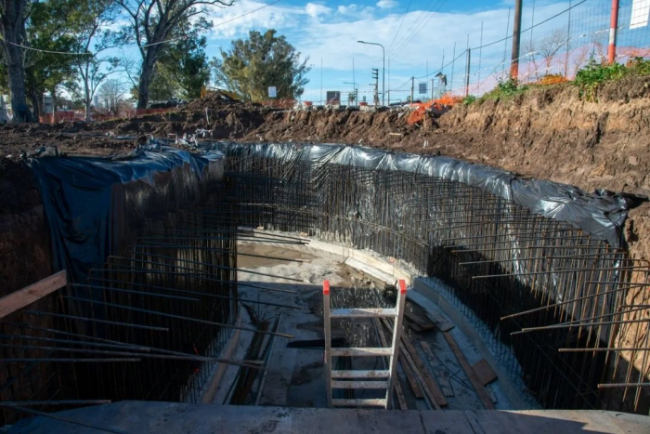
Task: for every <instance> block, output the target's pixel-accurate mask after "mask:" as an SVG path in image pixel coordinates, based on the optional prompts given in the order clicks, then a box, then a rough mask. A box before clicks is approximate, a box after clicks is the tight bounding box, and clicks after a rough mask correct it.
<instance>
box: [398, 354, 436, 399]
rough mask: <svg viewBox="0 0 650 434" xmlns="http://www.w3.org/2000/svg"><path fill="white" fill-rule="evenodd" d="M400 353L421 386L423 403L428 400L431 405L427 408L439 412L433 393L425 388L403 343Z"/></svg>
mask: <svg viewBox="0 0 650 434" xmlns="http://www.w3.org/2000/svg"><path fill="white" fill-rule="evenodd" d="M400 351H401V355H402V357H404V360H406V364H407V365H409V367H410V369H411V370H412V372H413V375H414V376H415V378H417V380H418V381H419V382H420V384H421V385H422V390H424V392H425V394H426V397H425V398H426V399H425V402H427V399H428V402H430V403H431V405H429V408H434V409H436V410H440V405H439V404H438V402H437V401H436V397H435V396H434V395H433V392H432V391H431V389H429V388H428V387H427V384H426V382H425V381H424V377H422V372H420V371H419V370H418V368H417V366H416V365H415V362H414V361H413V358H412V357H411V355H410V354H409V352H408V351H407V350H406V347H405V346H404V344H403V343H402V344H401V345H400Z"/></svg>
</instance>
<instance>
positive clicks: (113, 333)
mask: <svg viewBox="0 0 650 434" xmlns="http://www.w3.org/2000/svg"><path fill="white" fill-rule="evenodd" d="M351 149H352V148H350V147H336V146H333V147H331V148H330V147H329V146H328V145H314V146H307V145H298V144H286V145H278V146H277V147H274V146H273V145H259V147H258V148H254V145H251V146H250V147H248V148H247V147H245V146H242V145H236V144H226V143H223V144H214V145H213V147H212V149H211V150H210V151H208V152H212V153H215V155H216V153H217V152H216V151H219V152H221V154H220V156H219V157H215V158H214V159H208V161H207V162H204V165H203V166H201V167H200V168H196V167H195V162H193V160H188V159H187V158H189V157H186V156H185V155H182V156H181V160H182V162H181V163H179V164H178V165H176V166H174V167H172V168H171V169H170V168H166V169H164V170H163V169H161V168H160V167H158V168H156V169H155V170H154V171H153V172H152V174H151V175H150V176H151V178H150V179H148V180H146V179H145V178H144V177H143V178H137V179H136V178H135V177H134V178H132V179H129V180H128V181H126V182H125V181H124V180H122V181H120V182H115V183H114V184H115V186H114V187H112V188H111V190H110V192H109V193H108V194H109V196H108V197H110V209H106V210H104V216H103V218H104V221H105V223H106V222H108V224H107V226H108V227H106V228H103V230H104V231H105V232H103V234H104V235H103V236H105V237H106V239H104V240H102V243H104V244H106V248H105V249H104V250H103V252H105V253H106V255H104V256H103V257H101V266H96V264H91V262H92V261H90V260H88V261H87V262H85V263H84V262H83V261H81V262H80V260H79V259H80V258H84V253H83V252H82V253H80V252H79V251H77V250H75V249H74V248H71V243H72V244H74V242H75V241H78V240H75V238H74V236H73V235H71V234H70V233H69V232H67V230H68V229H69V228H70V226H69V225H70V224H71V223H70V220H66V219H61V220H60V222H59V223H60V225H59V226H57V224H56V223H54V217H53V216H52V215H48V216H47V219H48V223H49V224H50V226H54V227H56V228H57V230H55V231H54V232H52V233H53V234H54V233H55V232H57V231H58V233H59V235H61V234H63V235H62V237H63V238H62V239H65V240H66V243H67V244H66V243H64V244H66V245H65V246H64V247H63V248H62V249H61V250H59V251H58V252H55V254H54V256H55V258H54V259H53V261H54V262H56V261H57V260H58V261H59V263H60V264H67V265H68V267H69V266H70V264H72V263H74V264H75V265H74V266H73V267H72V268H68V267H63V266H61V267H60V268H62V269H63V268H68V270H71V271H72V272H75V273H76V274H75V275H74V277H73V278H72V279H71V280H70V281H69V282H68V285H67V287H66V288H65V289H62V290H61V291H59V292H57V293H53V294H50V295H49V296H47V297H46V298H44V299H42V300H40V301H38V302H37V303H36V304H35V305H32V306H28V307H26V308H24V309H22V310H20V311H17V312H14V313H12V314H11V315H9V316H8V317H6V318H4V319H3V320H2V321H3V322H2V323H0V327H1V328H2V333H3V334H4V335H6V336H12V339H13V340H14V341H13V342H12V343H11V344H6V345H3V348H2V349H1V350H0V351H2V354H3V359H5V360H3V365H4V367H3V368H4V371H3V372H5V373H6V374H5V376H4V377H5V381H4V383H5V384H4V386H5V387H4V388H3V391H2V392H1V393H3V394H4V395H3V401H12V402H14V401H15V402H16V403H18V404H19V403H20V402H21V401H28V400H32V401H42V402H43V403H44V404H43V407H42V408H51V406H53V405H56V404H55V403H54V400H53V399H50V398H51V396H57V397H58V398H57V399H61V400H64V401H65V402H66V404H59V405H64V408H75V407H80V406H86V405H90V404H93V403H97V404H101V403H103V402H106V401H122V400H139V401H166V402H184V403H210V404H226V405H228V404H230V405H248V406H280V407H314V408H322V407H327V399H326V397H325V394H326V380H325V373H324V370H323V347H324V343H323V295H322V284H323V281H324V280H328V281H330V282H331V283H332V287H333V295H332V306H333V307H367V308H390V307H392V306H395V302H396V301H395V300H396V285H397V284H398V283H397V282H398V280H399V279H405V280H406V282H407V283H408V286H409V288H410V290H409V296H408V298H407V301H406V308H405V309H406V314H405V319H404V321H405V322H404V328H403V330H404V331H403V335H404V338H405V340H404V342H403V343H401V344H400V346H401V347H402V349H401V352H400V361H399V363H398V368H397V379H396V383H397V384H398V385H399V386H397V391H396V392H395V393H396V395H395V397H394V399H393V403H392V408H394V409H400V408H401V409H413V410H428V409H441V408H443V409H449V410H480V409H499V410H513V409H580V410H583V409H584V410H594V409H606V410H617V411H621V410H622V411H627V412H635V413H639V414H647V413H648V411H649V410H650V395H648V389H647V388H643V387H634V384H643V383H647V381H648V379H647V372H648V366H650V364H649V363H650V361H648V360H647V357H646V355H647V352H644V351H643V350H642V349H643V348H645V347H648V346H649V345H648V334H647V327H648V324H649V323H650V320H649V319H648V318H647V317H644V316H643V312H644V311H643V310H642V306H647V305H648V300H647V299H648V295H647V293H645V295H643V294H644V292H643V291H639V288H641V289H643V288H644V287H645V282H646V276H647V272H648V270H649V268H648V266H647V264H645V263H642V262H641V261H637V260H634V259H633V258H630V257H628V255H627V254H626V252H625V249H624V245H622V244H620V243H618V242H617V240H616V237H614V238H613V237H612V234H616V231H617V230H618V229H619V228H617V227H615V226H616V225H613V224H612V225H610V224H609V223H611V221H610V222H608V223H607V224H603V223H602V222H599V221H596V220H598V219H597V218H595V217H594V216H596V217H602V216H603V215H606V214H607V213H606V212H602V213H601V214H597V213H595V212H594V209H595V208H590V206H591V205H592V204H594V203H597V204H600V203H601V200H605V201H606V200H608V199H607V198H598V197H592V196H588V195H587V194H586V193H583V192H577V189H573V190H570V193H571V194H572V195H575V196H574V197H573V198H574V199H576V197H577V199H576V200H575V202H574V203H572V206H574V209H573V210H572V211H571V212H572V213H573V217H572V220H571V221H567V219H566V214H562V212H563V211H562V210H560V208H561V207H560V206H557V204H556V203H554V204H551V199H557V200H558V202H562V200H563V199H564V198H560V199H558V198H557V197H553V193H556V190H553V189H552V188H551V190H545V189H548V188H549V184H552V183H544V182H541V181H540V182H539V183H538V184H535V183H533V184H531V185H528V184H526V185H525V188H528V189H529V190H527V191H533V190H534V191H536V192H537V193H536V194H537V195H538V196H537V197H535V198H534V200H533V199H530V197H528V198H524V199H522V198H521V196H525V194H523V193H522V190H521V189H520V190H516V189H515V190H513V189H512V187H511V184H509V182H510V181H509V179H510V178H508V180H506V181H503V178H502V177H503V176H504V173H506V172H495V173H488V174H485V173H480V172H481V171H482V170H484V168H482V166H474V165H471V164H469V163H464V164H465V166H463V167H460V168H458V167H455V165H457V164H460V163H457V162H450V165H449V166H448V167H446V168H444V169H441V170H438V168H436V169H435V170H433V171H432V170H430V171H427V170H425V169H423V167H424V166H425V165H426V164H429V163H428V162H427V161H424V160H425V158H422V157H417V159H418V161H415V160H416V157H414V156H410V155H403V154H390V153H387V152H383V151H372V152H370V151H367V150H362V151H360V153H359V154H354V155H353V154H352V152H354V151H351ZM360 149H363V148H360ZM150 152H157V151H153V150H152V151H150ZM162 152H164V150H163V151H162ZM183 152H184V151H183ZM187 154H189V153H187ZM307 154H309V155H308V156H307V157H305V155H307ZM314 155H316V156H314ZM369 161H370V163H369ZM91 165H92V163H91ZM407 166H408V167H411V168H412V167H415V168H416V169H413V170H412V169H406V167H407ZM452 168H453V170H452ZM197 173H200V175H201V176H198V175H197ZM477 173H478V174H477ZM48 174H49V175H52V172H51V171H50V172H48ZM52 176H53V175H52ZM57 176H59V175H57ZM479 178H480V179H479ZM43 179H45V178H43ZM501 182H503V185H508V188H507V189H504V190H501V191H507V192H508V193H509V194H500V193H499V192H498V188H497V187H495V185H496V184H497V183H501ZM490 184H491V185H490ZM111 185H113V182H112V181H111ZM98 188H100V189H103V188H104V186H101V187H98ZM553 188H555V187H553ZM558 188H560V187H558ZM561 188H563V187H561ZM513 191H514V194H513ZM51 194H52V196H51V198H52V200H51V203H52V204H55V203H59V204H60V203H61V201H62V200H63V198H64V197H66V195H67V194H71V193H70V191H69V190H66V188H63V189H61V190H58V191H57V192H56V193H51ZM518 195H519V196H518ZM44 196H45V197H47V195H44ZM76 200H78V201H79V202H78V203H77V204H76V205H75V203H73V202H74V201H70V202H66V205H67V206H70V207H74V206H80V207H82V206H81V203H82V202H83V201H84V200H86V199H84V198H78V199H76ZM533 201H536V203H542V204H545V205H546V206H547V209H543V207H531V206H529V205H530V204H531V203H533ZM581 201H582V202H581ZM612 203H613V202H608V203H607V205H608V206H611V205H612ZM552 206H556V207H557V208H556V209H550V208H551V207H552ZM46 208H47V206H46ZM80 209H81V208H80ZM576 210H577V211H576ZM601 211H602V209H601ZM48 212H49V211H48ZM68 217H70V216H68ZM77 217H78V216H77ZM72 220H74V219H72ZM611 220H614V217H612V219H611ZM594 221H595V222H594ZM77 223H78V222H77ZM73 224H74V223H73ZM603 227H604V228H603ZM594 228H596V229H594ZM619 235H620V234H619ZM55 236H56V235H55V234H54V235H52V238H53V239H52V241H51V242H52V243H57V240H56V239H54V237H55ZM76 247H78V246H75V248H76ZM54 250H55V251H56V247H55V248H54ZM100 256H101V255H100ZM75 267H76V269H75ZM69 273H70V271H69ZM69 275H70V274H69ZM632 299H634V301H635V304H636V305H638V306H639V307H637V308H634V306H633V305H632V302H631V300H632ZM639 300H641V301H639ZM391 330H392V329H391V323H390V322H388V321H385V320H383V319H382V320H373V319H367V318H364V319H351V320H338V321H334V322H333V323H332V347H337V346H341V347H349V346H355V347H382V346H386V342H387V339H386V336H389V333H390V332H391ZM644 332H645V333H644ZM18 339H19V340H18ZM10 345H11V346H10ZM64 359H67V360H64ZM93 359H94V362H93ZM335 363H336V369H337V370H352V369H354V370H367V371H373V370H378V369H382V366H383V367H385V366H387V365H388V363H389V358H388V357H367V358H363V359H362V360H358V359H355V358H353V357H338V358H337V360H336V362H335ZM468 366H469V368H468ZM477 381H478V383H476V382H477ZM7 384H9V387H6V386H7ZM610 384H626V385H627V386H626V387H622V388H621V387H617V388H614V387H609V386H608V385H610ZM334 394H335V396H336V397H338V398H340V399H348V400H361V399H378V396H379V395H378V392H377V391H373V390H338V391H335V392H334ZM35 397H36V398H38V399H35ZM48 406H49V407H48ZM39 408H41V407H39ZM2 414H3V418H4V419H3V422H5V423H12V422H15V417H16V415H15V413H13V412H11V411H4V412H3V413H2Z"/></svg>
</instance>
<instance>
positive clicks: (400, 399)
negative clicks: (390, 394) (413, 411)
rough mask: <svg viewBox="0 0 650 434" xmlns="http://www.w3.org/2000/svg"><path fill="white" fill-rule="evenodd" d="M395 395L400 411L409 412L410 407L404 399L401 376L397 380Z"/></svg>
mask: <svg viewBox="0 0 650 434" xmlns="http://www.w3.org/2000/svg"><path fill="white" fill-rule="evenodd" d="M395 394H396V395H397V402H398V403H399V409H400V410H408V409H409V406H408V405H407V404H406V399H405V398H404V391H403V390H402V383H400V378H399V376H398V377H397V378H395Z"/></svg>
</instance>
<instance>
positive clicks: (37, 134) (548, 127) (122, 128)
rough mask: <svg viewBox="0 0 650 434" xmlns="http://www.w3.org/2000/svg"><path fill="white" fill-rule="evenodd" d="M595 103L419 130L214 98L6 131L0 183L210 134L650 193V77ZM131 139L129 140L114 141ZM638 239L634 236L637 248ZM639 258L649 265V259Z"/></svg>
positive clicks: (520, 110)
mask: <svg viewBox="0 0 650 434" xmlns="http://www.w3.org/2000/svg"><path fill="white" fill-rule="evenodd" d="M596 96H597V98H596V100H592V101H586V100H585V99H584V98H581V97H580V95H579V90H578V89H577V88H576V87H574V86H572V85H570V84H569V85H562V86H554V87H548V88H542V89H536V90H534V91H531V92H529V93H527V94H525V95H520V96H517V97H513V98H510V99H507V100H487V101H484V102H477V103H474V104H471V105H469V106H462V105H461V106H457V107H455V108H454V109H453V110H451V111H450V112H448V113H446V114H444V115H443V116H442V117H440V118H434V117H433V116H429V117H427V118H426V119H425V120H424V122H423V123H422V124H421V125H414V126H411V125H408V123H407V121H406V119H407V117H408V114H407V113H404V112H396V111H389V110H383V111H378V112H361V111H347V110H332V109H328V110H313V111H290V110H274V109H269V108H264V107H260V106H258V105H254V104H237V103H231V102H227V101H223V100H222V99H221V98H219V97H218V96H212V97H210V98H207V99H204V100H200V101H195V102H193V103H191V104H190V105H188V106H186V107H185V108H182V109H179V110H175V111H171V112H168V113H163V114H156V115H148V116H142V117H138V118H134V119H116V120H112V121H107V122H101V123H93V124H86V123H68V124H60V125H56V126H53V127H49V126H34V125H31V126H30V125H28V126H19V127H13V126H4V127H1V128H0V156H7V155H11V156H12V157H11V158H9V159H5V162H4V164H2V165H0V179H3V178H4V179H5V186H6V178H8V177H11V176H13V175H12V174H14V175H15V174H16V173H21V172H22V171H20V170H16V168H15V167H13V164H10V162H12V163H15V161H16V159H17V157H18V155H19V154H20V152H21V151H24V150H29V149H34V148H39V147H41V146H45V145H57V146H59V148H60V150H61V151H62V152H69V153H101V154H110V153H113V152H123V151H125V150H129V149H132V148H133V147H134V146H135V145H136V144H138V143H143V142H144V141H146V139H147V137H150V136H156V137H168V136H169V135H170V134H175V135H178V136H182V135H183V134H186V133H187V134H194V133H196V132H197V130H208V131H210V133H209V134H206V138H207V139H210V135H211V136H212V137H211V138H212V139H214V140H239V141H254V142H258V141H294V142H296V141H305V142H321V143H322V142H339V143H349V144H363V145H366V146H374V147H380V148H384V149H390V150H395V151H403V152H416V153H422V154H437V155H446V156H452V157H457V158H462V159H465V160H470V161H475V162H479V163H483V164H489V165H492V166H496V167H501V168H504V169H507V170H512V171H515V172H518V173H520V174H522V175H525V176H531V177H538V178H546V179H551V180H553V181H557V182H563V183H570V184H574V185H577V186H579V187H581V188H583V189H585V190H587V191H593V190H595V189H598V188H605V189H609V190H613V191H627V192H633V193H641V194H650V177H648V168H649V167H650V150H649V149H648V148H649V147H648V145H649V144H650V77H640V78H639V77H637V78H632V79H627V80H623V81H619V82H614V83H608V84H605V85H603V86H601V87H600V88H599V89H597V91H596ZM206 109H207V110H206ZM124 135H126V136H130V139H129V140H117V139H116V137H119V136H124ZM10 166H12V167H10ZM3 167H4V169H5V170H3ZM5 197H7V196H5ZM3 202H4V201H3ZM649 210H650V207H646V206H643V207H641V208H639V209H637V210H635V211H634V212H633V213H632V221H631V223H630V228H631V229H630V230H631V231H632V232H637V231H641V232H643V233H644V234H648V235H647V237H648V240H649V241H650V212H649ZM635 237H638V235H634V234H633V233H631V234H630V237H629V239H630V241H634V239H635ZM642 237H643V238H645V237H646V235H642ZM644 244H645V243H644ZM648 244H649V245H650V242H649V243H648ZM639 253H641V254H643V255H644V256H646V257H650V254H649V253H650V250H649V251H648V252H646V251H645V249H641V251H639Z"/></svg>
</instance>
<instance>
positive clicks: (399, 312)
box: [323, 280, 406, 408]
mask: <svg viewBox="0 0 650 434" xmlns="http://www.w3.org/2000/svg"><path fill="white" fill-rule="evenodd" d="M405 302H406V282H404V280H400V281H399V292H398V293H397V303H396V305H395V307H394V308H388V309H384V308H353V309H332V308H331V304H330V303H331V301H330V283H329V281H328V280H326V281H324V282H323V322H324V324H325V372H326V375H327V406H328V407H383V408H389V407H390V405H391V400H392V396H393V388H394V384H395V378H396V375H397V357H398V355H399V339H400V333H401V331H402V318H403V316H404V304H405ZM337 318H394V319H395V324H394V326H393V340H392V343H391V346H390V347H378V348H332V319H337ZM377 356H383V357H390V361H389V364H388V369H385V370H372V371H361V370H356V371H354V370H346V371H341V370H333V369H332V367H333V364H332V357H377ZM333 389H385V390H386V395H385V397H384V398H378V399H334V398H333V397H332V390H333Z"/></svg>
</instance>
